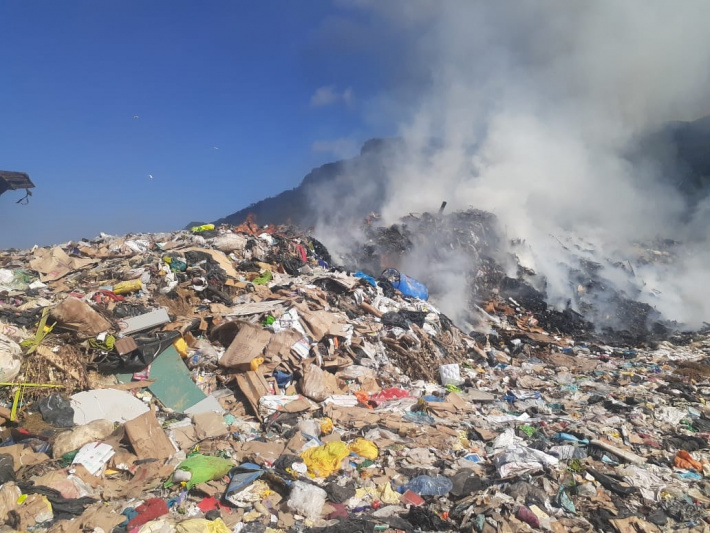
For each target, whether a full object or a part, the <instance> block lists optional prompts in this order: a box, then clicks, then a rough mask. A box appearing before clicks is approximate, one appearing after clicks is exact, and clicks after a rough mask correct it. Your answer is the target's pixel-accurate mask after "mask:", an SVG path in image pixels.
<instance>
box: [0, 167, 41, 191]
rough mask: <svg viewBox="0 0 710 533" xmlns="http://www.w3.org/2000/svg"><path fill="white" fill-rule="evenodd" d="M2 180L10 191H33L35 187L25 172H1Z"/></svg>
mask: <svg viewBox="0 0 710 533" xmlns="http://www.w3.org/2000/svg"><path fill="white" fill-rule="evenodd" d="M0 180H2V181H3V182H5V185H6V187H5V189H6V190H7V189H9V190H11V191H14V190H16V189H32V188H34V186H35V184H34V183H32V180H31V179H30V177H29V176H28V175H27V174H25V173H24V172H11V171H9V170H0Z"/></svg>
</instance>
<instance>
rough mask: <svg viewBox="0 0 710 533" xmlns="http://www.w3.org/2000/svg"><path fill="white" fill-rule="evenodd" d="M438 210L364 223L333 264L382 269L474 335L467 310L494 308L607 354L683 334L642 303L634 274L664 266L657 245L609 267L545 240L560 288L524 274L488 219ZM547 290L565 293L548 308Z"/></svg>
mask: <svg viewBox="0 0 710 533" xmlns="http://www.w3.org/2000/svg"><path fill="white" fill-rule="evenodd" d="M442 211H443V210H440V211H439V213H438V214H432V213H423V214H420V215H416V214H409V215H408V216H406V217H403V218H402V219H400V220H399V221H398V222H397V223H396V224H392V225H389V226H378V225H376V224H373V221H376V220H378V219H377V218H376V217H370V218H369V219H368V220H367V221H366V222H365V223H364V224H363V228H362V234H363V239H362V241H360V242H357V243H355V244H354V245H353V247H352V248H351V250H350V251H349V252H348V253H346V254H344V255H343V256H342V258H341V259H342V262H343V263H344V265H345V267H346V268H355V266H356V265H358V266H359V268H360V269H361V270H363V271H364V272H366V273H368V274H369V275H372V276H374V277H377V276H378V275H379V274H380V273H381V272H382V270H383V269H384V268H387V267H396V268H400V269H402V270H403V271H406V272H409V273H411V274H412V275H413V276H415V277H416V278H418V279H421V280H422V282H424V283H425V284H426V285H427V286H428V287H429V291H430V294H431V297H432V299H433V301H435V302H436V303H437V304H438V305H440V306H441V308H442V309H443V311H444V312H446V313H447V314H449V315H450V316H451V317H452V318H454V321H455V322H456V323H459V324H467V325H468V326H469V327H470V328H471V329H474V330H475V329H480V327H481V321H480V316H478V317H477V316H476V313H475V310H476V308H479V309H483V310H485V309H486V308H491V307H492V306H493V307H495V306H496V305H501V304H503V305H508V306H511V308H512V309H514V310H515V311H516V313H517V314H520V313H522V314H523V316H525V317H526V318H525V320H527V322H528V326H530V327H532V328H538V327H539V328H541V329H543V330H545V331H550V332H555V333H557V334H560V335H572V336H575V337H577V338H581V339H585V340H588V341H593V342H602V343H609V344H614V345H629V346H631V345H638V344H641V343H654V342H658V341H660V340H663V339H666V338H668V337H669V336H672V335H674V334H675V335H678V332H679V330H681V329H682V328H681V326H680V325H679V324H677V323H676V322H674V321H673V319H674V317H672V316H663V315H662V313H661V312H659V311H658V310H657V309H655V308H654V307H653V306H652V305H650V304H649V303H647V301H644V299H645V298H648V297H649V291H648V289H647V288H646V287H645V286H644V285H645V284H644V280H643V279H642V278H640V277H639V274H638V272H637V271H641V270H642V268H644V267H648V266H649V265H653V264H655V263H656V262H658V263H660V264H665V263H668V262H669V261H672V259H673V252H674V248H673V246H672V245H671V243H665V244H666V245H665V247H664V248H663V251H662V252H659V250H657V249H656V248H654V246H655V247H658V245H659V244H660V243H657V242H656V243H650V244H649V245H647V246H643V245H641V244H637V245H636V246H635V247H634V249H633V250H632V252H630V253H629V255H626V256H624V257H616V258H609V257H605V256H603V255H601V254H600V253H598V252H597V251H596V250H595V249H594V248H593V247H592V246H591V245H590V244H589V243H586V244H584V245H582V244H580V243H576V244H574V245H573V244H570V239H571V238H569V237H566V238H565V240H563V239H560V238H554V239H551V240H553V241H554V242H556V243H557V244H558V247H559V248H560V250H561V251H562V252H564V255H565V257H566V262H565V263H564V264H558V265H557V272H559V273H560V274H561V275H563V276H564V279H556V280H550V279H549V278H547V277H545V276H544V275H542V274H540V273H537V272H535V271H534V270H533V269H532V268H530V267H529V266H527V265H526V263H525V257H524V252H525V249H526V246H527V245H526V243H524V242H522V241H520V240H511V239H510V238H508V237H506V235H505V231H504V229H503V228H501V226H500V224H499V221H498V219H497V218H496V216H495V215H493V214H492V213H488V212H485V211H481V210H477V209H467V210H463V211H455V212H451V213H449V214H443V212H442ZM560 256H562V255H561V254H560ZM551 282H554V283H555V284H557V285H566V286H567V288H568V291H567V294H569V295H570V297H569V298H567V299H566V300H560V299H559V298H557V299H555V298H554V297H553V295H552V294H551V291H550V284H551ZM494 302H497V303H494ZM510 320H517V321H520V318H519V317H516V318H514V317H512V316H511V317H510ZM517 325H518V326H519V325H520V324H517Z"/></svg>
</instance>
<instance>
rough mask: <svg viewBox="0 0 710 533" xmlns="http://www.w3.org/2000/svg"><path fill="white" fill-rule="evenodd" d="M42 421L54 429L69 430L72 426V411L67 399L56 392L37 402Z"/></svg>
mask: <svg viewBox="0 0 710 533" xmlns="http://www.w3.org/2000/svg"><path fill="white" fill-rule="evenodd" d="M37 406H38V407H39V412H40V413H41V414H42V420H44V421H45V422H47V423H48V424H50V425H52V426H54V427H55V428H70V427H73V426H74V409H73V408H72V406H71V403H70V402H69V400H68V399H67V398H64V397H63V396H62V395H61V394H59V393H58V392H53V393H52V394H50V395H49V396H45V397H44V398H42V399H41V400H40V401H39V402H37Z"/></svg>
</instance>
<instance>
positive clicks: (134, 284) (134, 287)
mask: <svg viewBox="0 0 710 533" xmlns="http://www.w3.org/2000/svg"><path fill="white" fill-rule="evenodd" d="M142 288H143V283H141V280H140V279H132V280H130V281H121V282H120V283H116V285H114V286H113V293H114V294H128V293H129V292H135V291H139V290H141V289H142Z"/></svg>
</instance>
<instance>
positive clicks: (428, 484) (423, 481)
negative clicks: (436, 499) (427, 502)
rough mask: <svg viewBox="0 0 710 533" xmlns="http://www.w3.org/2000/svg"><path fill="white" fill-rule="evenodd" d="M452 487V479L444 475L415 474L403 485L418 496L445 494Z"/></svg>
mask: <svg viewBox="0 0 710 533" xmlns="http://www.w3.org/2000/svg"><path fill="white" fill-rule="evenodd" d="M453 488H454V483H453V481H451V480H450V479H449V478H448V477H445V476H434V477H432V476H417V477H415V478H413V479H412V480H411V481H410V482H409V483H407V484H406V485H405V486H404V489H405V490H411V491H412V492H414V493H415V494H419V495H420V496H445V495H446V494H448V493H449V492H451V489H453Z"/></svg>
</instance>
